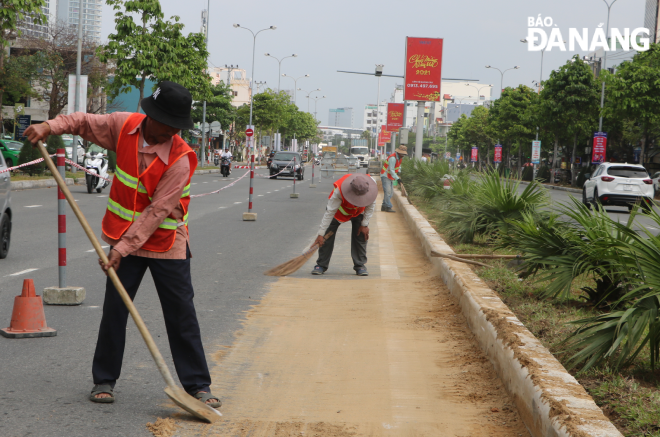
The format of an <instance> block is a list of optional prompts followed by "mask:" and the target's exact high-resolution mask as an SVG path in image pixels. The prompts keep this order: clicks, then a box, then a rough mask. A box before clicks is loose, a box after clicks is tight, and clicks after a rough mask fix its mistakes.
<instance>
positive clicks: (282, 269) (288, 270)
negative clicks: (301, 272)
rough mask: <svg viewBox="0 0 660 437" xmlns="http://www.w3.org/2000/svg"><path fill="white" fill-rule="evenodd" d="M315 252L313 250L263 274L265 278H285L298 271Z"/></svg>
mask: <svg viewBox="0 0 660 437" xmlns="http://www.w3.org/2000/svg"><path fill="white" fill-rule="evenodd" d="M314 252H316V251H315V250H312V251H309V252H306V253H304V254H303V255H300V256H297V257H295V258H293V259H292V260H289V261H287V262H285V263H283V264H280V265H279V266H276V267H273V268H272V269H270V270H267V271H265V272H264V275H266V276H287V275H290V274H292V273H295V272H297V271H298V269H299V268H301V267H302V266H303V265H304V264H305V263H306V262H307V261H308V260H309V259H310V258H311V257H312V254H313V253H314Z"/></svg>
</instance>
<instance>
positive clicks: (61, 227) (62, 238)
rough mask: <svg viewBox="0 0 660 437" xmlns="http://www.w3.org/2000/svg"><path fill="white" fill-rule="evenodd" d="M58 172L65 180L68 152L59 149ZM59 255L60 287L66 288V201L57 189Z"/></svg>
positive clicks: (58, 188) (60, 190) (59, 189)
mask: <svg viewBox="0 0 660 437" xmlns="http://www.w3.org/2000/svg"><path fill="white" fill-rule="evenodd" d="M56 156H57V170H58V171H59V172H60V175H61V176H62V179H64V176H65V173H64V171H65V170H64V162H65V159H66V151H65V150H64V149H57V153H56ZM57 255H58V264H57V265H58V270H59V286H60V288H64V287H66V199H65V198H64V193H63V192H62V189H61V188H60V187H59V186H58V187H57Z"/></svg>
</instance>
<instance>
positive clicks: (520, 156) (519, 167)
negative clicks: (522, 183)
mask: <svg viewBox="0 0 660 437" xmlns="http://www.w3.org/2000/svg"><path fill="white" fill-rule="evenodd" d="M518 179H519V180H520V179H522V146H521V145H520V144H519V145H518Z"/></svg>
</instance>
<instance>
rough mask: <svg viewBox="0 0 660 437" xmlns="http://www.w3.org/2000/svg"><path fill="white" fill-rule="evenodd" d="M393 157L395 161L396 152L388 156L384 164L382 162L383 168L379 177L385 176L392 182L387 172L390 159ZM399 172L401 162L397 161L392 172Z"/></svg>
mask: <svg viewBox="0 0 660 437" xmlns="http://www.w3.org/2000/svg"><path fill="white" fill-rule="evenodd" d="M392 157H394V159H396V152H395V153H392V154H391V155H390V156H388V157H387V159H386V160H385V162H383V168H381V169H380V175H381V176H383V175H384V174H386V175H387V177H388V178H390V179H391V180H394V178H393V177H392V175H391V174H390V172H389V171H388V170H387V169H388V168H389V166H390V158H392ZM400 171H401V160H400V159H397V160H396V164H395V165H394V172H395V173H399V172H400Z"/></svg>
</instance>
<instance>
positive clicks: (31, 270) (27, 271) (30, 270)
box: [5, 269, 39, 277]
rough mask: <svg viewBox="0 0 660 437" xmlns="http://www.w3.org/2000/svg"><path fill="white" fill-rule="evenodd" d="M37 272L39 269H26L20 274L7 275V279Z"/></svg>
mask: <svg viewBox="0 0 660 437" xmlns="http://www.w3.org/2000/svg"><path fill="white" fill-rule="evenodd" d="M35 270H39V269H25V270H21V271H20V272H16V273H12V274H11V275H5V277H7V276H18V275H24V274H26V273H30V272H34V271H35Z"/></svg>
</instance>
